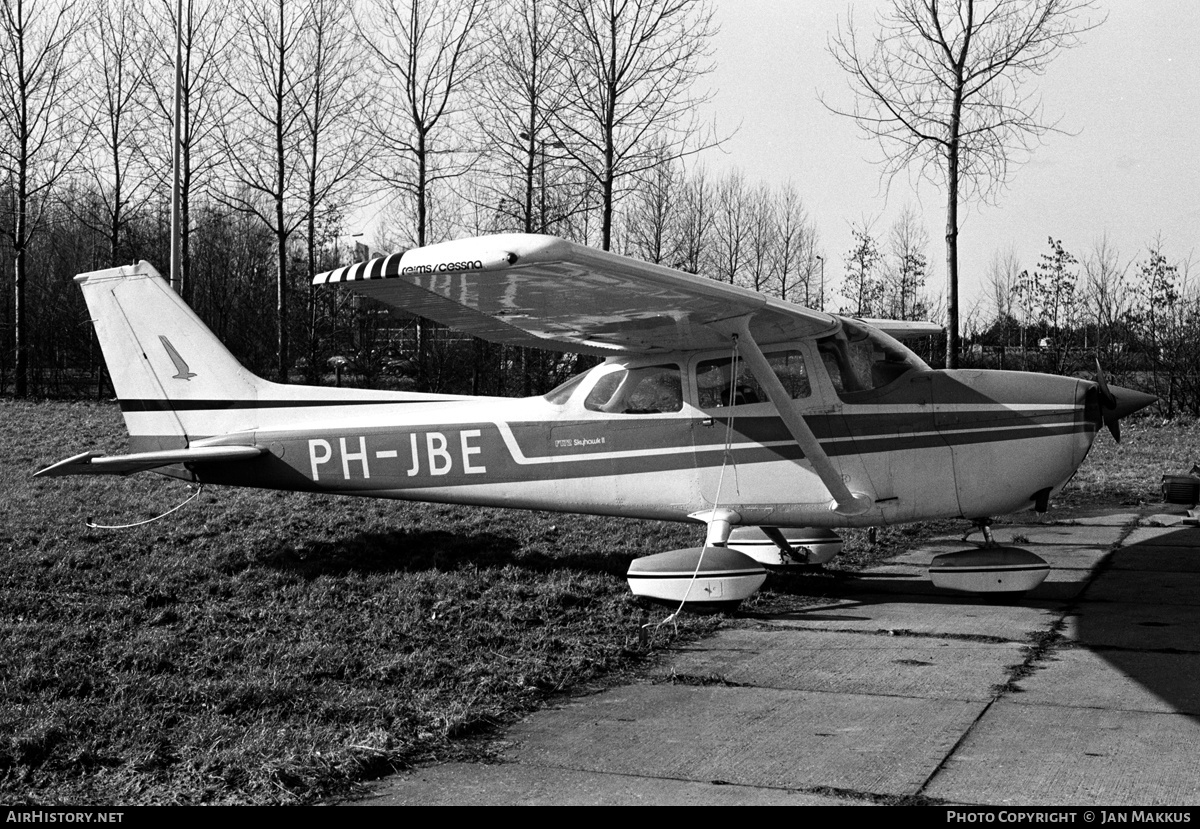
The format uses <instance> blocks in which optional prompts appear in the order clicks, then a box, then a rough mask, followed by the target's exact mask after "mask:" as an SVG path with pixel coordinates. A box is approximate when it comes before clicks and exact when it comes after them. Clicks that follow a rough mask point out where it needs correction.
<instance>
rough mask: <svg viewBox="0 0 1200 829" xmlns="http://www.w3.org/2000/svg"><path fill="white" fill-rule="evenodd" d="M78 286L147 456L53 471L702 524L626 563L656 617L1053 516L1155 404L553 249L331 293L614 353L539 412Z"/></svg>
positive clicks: (989, 574)
mask: <svg viewBox="0 0 1200 829" xmlns="http://www.w3.org/2000/svg"><path fill="white" fill-rule="evenodd" d="M76 281H77V282H78V283H79V285H80V287H81V288H82V289H83V293H84V296H85V297H86V300H87V305H88V308H89V311H90V313H91V316H92V321H93V323H94V325H95V328H96V333H97V335H98V337H99V341H100V345H101V347H102V349H103V352H104V357H105V360H106V362H107V364H108V368H109V372H110V374H111V376H112V381H113V386H114V388H115V390H116V393H117V397H118V398H119V400H120V405H121V410H122V413H123V414H124V418H125V423H126V426H127V428H128V430H129V435H130V440H129V449H130V453H129V454H124V455H113V456H102V455H101V454H100V453H98V452H84V453H83V454H79V455H76V456H74V457H71V458H68V459H66V460H63V461H60V462H59V463H56V464H54V465H52V466H50V467H47V468H46V469H43V470H41V471H40V472H38V473H36V474H37V475H40V476H54V475H67V474H118V475H127V474H131V473H134V472H142V471H147V470H153V471H156V472H160V473H163V474H167V475H172V476H175V477H179V478H184V479H186V480H190V481H195V482H201V483H205V484H209V483H211V484H228V485H235V486H251V487H266V488H273V489H282V490H306V491H316V492H330V493H341V494H348V495H360V496H372V497H380V498H399V499H407V500H418V501H435V502H443V503H456V504H474V505H484V506H499V507H520V508H529V509H545V510H558V511H563V512H577V513H590V514H597V515H608V516H623V517H634V518H655V519H667V520H675V521H688V520H691V521H697V522H700V523H703V524H704V525H706V527H707V533H706V539H705V543H704V546H703V547H698V548H696V549H695V550H688V551H675V552H673V553H663V554H659V555H656V556H650V557H648V558H646V559H639V560H637V561H635V562H634V564H633V566H631V568H630V583H631V585H632V586H633V588H634V592H635V593H639V595H645V596H648V597H650V598H655V599H660V600H674V599H681V600H683V599H686V600H687V601H689V602H694V603H697V604H699V603H713V604H720V603H722V602H730V603H732V602H736V601H738V600H740V598H743V597H744V595H748V592H751V591H753V590H754V589H757V587H758V585H759V584H761V583H762V580H763V578H765V571H764V570H763V568H762V566H761V564H760V563H759V560H761V561H765V562H767V563H771V564H778V565H785V564H789V563H805V562H812V561H822V560H824V559H825V558H826V557H827V555H826V553H825V552H821V553H818V552H817V550H818V548H820V550H822V551H828V550H830V549H833V548H835V546H836V545H831V544H830V542H831V540H834V541H835V540H836V536H834V535H832V534H831V533H829V532H828V530H830V529H832V528H838V527H868V526H881V525H890V524H897V523H902V522H909V521H918V520H923V519H932V518H944V517H962V518H967V519H971V520H974V521H976V522H977V523H978V524H979V525H980V526H981V527H984V528H985V529H986V524H987V521H988V520H989V519H990V518H991V517H992V516H996V515H1001V514H1006V513H1010V512H1014V511H1017V510H1022V509H1026V508H1031V507H1032V508H1034V509H1038V510H1045V509H1046V506H1047V504H1048V502H1049V499H1050V498H1051V496H1053V495H1054V494H1055V493H1056V492H1057V491H1058V490H1059V489H1060V488H1061V487H1062V486H1063V485H1064V484H1065V483H1066V482H1067V480H1068V479H1070V477H1071V476H1072V475H1073V474H1074V472H1075V470H1076V469H1077V468H1078V467H1079V465H1080V464H1081V463H1082V462H1083V460H1084V457H1085V456H1086V454H1087V452H1088V449H1089V448H1090V447H1091V444H1092V441H1093V440H1094V439H1095V437H1096V433H1097V430H1098V428H1099V426H1100V425H1101V424H1107V425H1108V426H1109V427H1110V429H1112V431H1113V433H1114V435H1115V436H1117V437H1118V439H1119V432H1118V426H1117V421H1118V420H1119V419H1120V418H1121V417H1123V416H1124V415H1126V414H1129V413H1130V412H1133V411H1136V410H1137V409H1140V408H1142V407H1143V406H1145V405H1148V404H1149V403H1150V402H1152V401H1153V399H1154V398H1153V397H1151V396H1150V395H1145V394H1141V393H1140V392H1135V391H1131V390H1128V389H1121V388H1116V387H1113V388H1109V387H1108V386H1107V384H1106V383H1105V380H1104V376H1103V372H1100V374H1099V375H1098V377H1097V381H1095V382H1093V381H1088V380H1081V379H1076V378H1072V377H1056V376H1048V375H1041V374H1028V373H1020V372H1006V371H977V370H959V371H938V370H933V369H931V368H929V366H928V365H926V364H925V363H924V362H923V361H922V360H921V359H920V358H919V357H917V356H916V355H915V354H914V353H913V352H912V351H910V350H909V349H908V348H907V347H906V346H904V345H903V344H902V343H901V342H900V340H899V339H897V337H900V338H903V337H905V336H908V335H914V334H915V335H919V334H928V333H931V332H934V331H939V330H940V329H939V328H938V327H936V326H933V325H932V324H929V323H898V322H888V321H881V320H873V321H864V320H858V319H849V318H846V317H841V316H837V315H833V314H828V313H823V312H820V311H815V310H810V309H808V308H804V307H800V306H797V305H793V304H791V303H788V302H784V301H781V300H778V299H774V298H771V297H767V296H764V295H762V294H759V293H755V292H753V291H750V290H746V289H742V288H738V287H735V286H732V285H728V284H723V283H719V282H714V281H712V280H709V279H704V278H701V277H698V276H693V275H690V274H686V273H682V272H680V271H676V270H673V269H670V268H666V267H661V266H658V265H652V264H648V263H645V262H641V261H637V260H634V259H630V258H627V257H624V256H618V255H615V254H612V253H607V252H603V251H599V250H595V249H592V248H589V247H585V246H583V245H579V244H575V243H572V242H569V241H565V240H562V239H557V238H553V237H549V236H539V235H527V234H526V235H520V234H510V235H496V236H486V237H479V238H472V239H463V240H459V241H454V242H446V243H443V244H436V245H431V246H428V247H424V248H416V249H413V250H409V251H407V252H405V253H403V254H395V255H392V256H388V257H386V258H379V259H375V260H372V261H370V262H365V263H359V264H355V265H351V266H349V267H345V268H340V269H338V270H334V271H331V272H329V273H324V274H321V275H319V276H318V277H317V278H316V280H315V282H316V283H318V284H328V285H342V286H345V287H347V288H350V289H351V290H353V291H355V292H357V293H359V294H361V295H363V296H367V297H371V298H372V299H376V300H379V301H380V302H383V303H386V304H388V305H392V306H395V307H397V308H401V309H404V310H405V311H408V312H411V313H414V314H419V315H421V316H424V317H427V318H429V319H432V320H435V321H437V322H440V323H443V324H445V325H448V326H450V327H452V328H456V329H459V330H462V331H465V332H468V333H470V334H473V335H475V336H478V337H481V338H483V339H486V340H490V341H493V342H498V343H507V344H513V345H522V346H536V347H540V348H544V349H550V350H556V351H560V352H567V353H582V354H589V355H598V356H602V357H604V358H606V359H605V360H604V362H602V363H600V364H599V365H597V366H595V367H594V368H592V369H590V370H588V371H586V372H585V373H583V374H580V375H578V376H576V377H574V378H572V379H571V380H569V381H567V382H566V383H564V384H563V385H561V386H559V387H558V388H556V389H554V390H553V391H551V392H550V393H549V394H546V395H544V396H540V397H530V398H523V399H513V398H495V397H468V396H457V395H444V394H421V393H407V392H389V391H365V390H359V389H344V388H329V387H313V386H293V385H281V384H276V383H271V382H268V381H266V380H263V379H261V378H259V377H256V376H254V375H253V374H251V373H250V372H249V371H247V370H246V369H245V368H243V367H242V366H241V365H240V364H239V363H238V362H237V360H236V359H235V358H234V357H233V356H232V355H231V354H230V353H229V351H227V350H226V349H225V348H224V347H223V346H222V345H221V343H220V342H219V341H218V340H217V339H216V337H215V336H214V335H213V334H212V332H210V331H209V330H208V328H207V327H205V325H204V324H203V323H202V322H201V321H200V319H199V318H198V317H197V316H196V315H195V314H194V313H193V312H192V310H191V309H190V308H189V307H188V306H187V305H186V304H185V303H184V302H183V301H182V300H181V299H180V298H179V297H178V296H177V295H176V294H175V293H174V292H173V291H171V290H170V288H169V286H168V285H167V283H166V282H165V281H164V280H163V279H162V278H161V277H160V276H159V275H158V273H157V272H156V271H155V270H154V268H153V267H151V266H150V265H149V264H148V263H146V262H140V263H138V264H136V265H133V266H129V267H122V268H114V269H110V270H102V271H96V272H93V273H85V274H80V275H79V276H77V277H76ZM754 528H762V529H761V530H757V529H754ZM800 528H805V529H800ZM806 533H807V535H806ZM751 536H754V537H753V538H751ZM739 541H740V542H741V547H740V549H744V550H746V552H749V553H751V555H753V556H754V557H748V556H746V555H743V554H741V553H738V552H736V550H737V549H739ZM809 542H811V543H809ZM756 546H757V547H758V548H759V552H758V553H757V554H754V551H753V550H752V549H751V548H754V547H756ZM764 546H765V547H768V548H770V549H769V550H768V551H767V552H765V553H764V552H762V550H761V548H762V547H764ZM1018 554H1021V555H1018ZM951 556H952V558H949V559H947V560H946V561H942V562H941V563H940V565H939V566H938V567H934V568H931V573H933V574H935V582H937V581H938V579H937V577H936V576H937V575H938V574H939V573H940V576H941V581H940V582H939V583H941V584H944V585H945V586H948V587H950V588H952V589H971V590H1022V589H1028V587H1030V586H1034V585H1036V583H1040V581H1041V578H1043V577H1044V576H1045V570H1046V568H1047V565H1046V563H1045V562H1044V561H1042V560H1041V559H1040V558H1038V557H1037V556H1033V555H1032V554H1031V553H1026V552H1024V551H1018V550H1014V549H1013V548H996V547H995V546H994V545H992V546H991V548H988V547H986V546H985V547H984V548H982V549H977V550H973V551H966V552H964V553H961V554H951ZM953 556H957V558H953ZM1030 557H1031V558H1032V559H1034V560H1036V561H1031V559H1030ZM946 558H947V557H945V556H942V557H939V559H946ZM936 563H937V562H935V564H936ZM1030 574H1032V575H1030Z"/></svg>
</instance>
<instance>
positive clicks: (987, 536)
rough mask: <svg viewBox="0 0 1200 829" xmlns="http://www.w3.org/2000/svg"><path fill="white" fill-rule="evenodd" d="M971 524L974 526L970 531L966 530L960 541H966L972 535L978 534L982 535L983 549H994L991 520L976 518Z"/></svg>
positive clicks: (994, 541)
mask: <svg viewBox="0 0 1200 829" xmlns="http://www.w3.org/2000/svg"><path fill="white" fill-rule="evenodd" d="M972 523H973V524H974V525H975V526H974V527H972V528H971V529H969V530H967V533H966V535H964V536H963V537H962V540H963V541H966V540H967V539H968V538H970V537H971V536H972V535H974V534H975V533H977V532H979V533H983V546H984V547H995V546H996V540H995V539H994V538H992V519H990V518H976V519H974V521H972Z"/></svg>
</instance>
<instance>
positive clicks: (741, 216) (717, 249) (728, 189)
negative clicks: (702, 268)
mask: <svg viewBox="0 0 1200 829" xmlns="http://www.w3.org/2000/svg"><path fill="white" fill-rule="evenodd" d="M749 212H750V206H749V198H748V195H747V193H746V178H745V176H744V175H742V172H741V170H732V171H730V172H729V173H728V174H727V175H726V176H725V178H723V179H721V180H720V181H719V182H717V188H716V199H715V206H714V210H713V232H712V271H711V273H709V274H707V275H708V276H711V277H712V278H713V279H716V280H718V281H720V282H728V283H729V284H730V285H734V284H737V281H738V278H739V277H740V276H741V273H742V268H743V266H744V265H745V257H746V252H745V247H746V244H745V243H746V234H745V226H746V217H747V215H748V214H749Z"/></svg>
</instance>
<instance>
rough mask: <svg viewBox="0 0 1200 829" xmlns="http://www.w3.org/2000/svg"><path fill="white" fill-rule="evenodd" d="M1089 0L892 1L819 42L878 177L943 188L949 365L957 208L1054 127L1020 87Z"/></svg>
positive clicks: (1080, 27)
mask: <svg viewBox="0 0 1200 829" xmlns="http://www.w3.org/2000/svg"><path fill="white" fill-rule="evenodd" d="M1092 5H1093V3H1092V0H948V1H947V2H939V0H893V2H892V4H891V7H890V9H889V10H888V11H887V12H886V13H884V14H882V15H881V16H880V18H879V20H878V25H879V33H878V34H877V35H876V36H875V37H874V38H873V39H872V40H870V41H869V43H860V41H859V32H858V30H857V29H856V27H855V25H854V21H853V19H851V20H849V21H848V22H847V24H846V26H845V27H844V28H841V27H839V30H838V32H837V34H836V35H835V36H834V37H833V38H832V39H831V42H830V47H829V48H830V52H831V53H832V54H833V57H834V58H835V59H836V60H837V62H838V64H839V65H840V66H841V67H842V69H844V70H845V71H846V72H847V73H848V74H849V76H850V84H851V87H852V89H853V90H854V91H855V93H856V95H857V97H856V104H855V106H854V107H853V108H851V109H848V110H844V109H839V108H837V107H832V106H831V107H830V109H832V110H833V111H834V112H837V113H839V114H842V115H847V116H849V117H851V118H853V119H854V120H855V121H856V122H857V124H858V125H859V127H860V128H861V129H862V130H863V131H864V132H866V133H867V134H868V135H870V136H872V137H874V138H875V139H877V140H878V142H879V144H880V147H881V149H882V151H883V155H884V172H885V175H886V176H888V177H889V178H890V177H891V176H894V175H895V174H896V173H898V172H899V171H901V170H904V169H909V170H915V172H916V174H917V175H919V176H921V177H924V178H926V179H928V180H930V181H932V182H933V183H934V184H936V185H938V186H941V187H943V188H945V192H946V280H947V288H946V311H947V315H948V317H949V319H948V320H947V339H946V365H947V366H948V367H950V368H953V367H956V366H957V365H958V350H959V322H958V228H959V219H958V208H959V204H960V202H962V201H964V200H966V199H970V198H973V197H982V198H988V197H990V196H991V195H993V194H994V193H995V192H996V190H997V189H998V188H999V187H1002V186H1003V185H1004V184H1005V183H1006V182H1007V180H1008V177H1009V171H1010V168H1011V167H1012V166H1013V165H1015V164H1017V163H1019V162H1020V161H1022V160H1023V159H1024V157H1025V156H1026V155H1027V154H1028V153H1029V152H1030V151H1031V150H1032V148H1033V146H1034V145H1035V144H1036V143H1037V141H1038V140H1039V139H1040V137H1041V136H1043V135H1045V134H1046V133H1047V132H1048V131H1050V130H1052V129H1054V124H1053V123H1052V122H1048V121H1047V120H1046V118H1045V116H1044V115H1043V112H1042V107H1041V103H1040V100H1039V99H1038V98H1037V96H1036V95H1035V94H1034V93H1031V92H1029V91H1028V89H1027V85H1028V83H1029V81H1030V80H1031V79H1032V78H1034V77H1036V76H1039V75H1041V74H1042V73H1043V72H1045V70H1046V68H1047V66H1048V65H1049V63H1050V60H1051V59H1052V58H1053V57H1054V55H1055V54H1056V53H1057V52H1058V51H1059V50H1060V49H1063V48H1068V47H1071V46H1074V45H1076V44H1077V43H1078V42H1079V35H1080V34H1081V33H1082V32H1084V31H1087V30H1088V29H1091V28H1093V27H1094V26H1096V25H1099V24H1098V23H1093V22H1090V21H1089V20H1087V19H1084V18H1083V17H1082V13H1083V12H1086V11H1088V10H1089V9H1090V8H1091V7H1092Z"/></svg>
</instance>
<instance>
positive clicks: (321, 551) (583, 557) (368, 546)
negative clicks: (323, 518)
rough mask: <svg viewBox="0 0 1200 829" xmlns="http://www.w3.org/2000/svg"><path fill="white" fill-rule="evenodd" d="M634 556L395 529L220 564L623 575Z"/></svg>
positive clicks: (310, 571) (308, 574)
mask: <svg viewBox="0 0 1200 829" xmlns="http://www.w3.org/2000/svg"><path fill="white" fill-rule="evenodd" d="M630 558H631V556H629V555H621V554H617V553H613V552H611V551H610V552H603V551H597V552H587V551H574V552H572V553H571V554H570V555H564V554H556V555H550V554H547V553H543V552H540V551H537V550H528V549H523V546H522V544H521V542H520V541H518V540H517V539H515V538H512V537H509V536H505V535H498V534H495V533H486V532H485V533H472V534H463V533H453V532H449V531H446V530H396V531H392V532H368V533H360V534H358V535H354V536H350V537H347V538H343V539H338V540H334V541H323V542H316V541H309V542H304V543H302V544H300V545H296V544H293V543H288V542H283V541H279V542H273V543H271V544H269V545H265V546H263V547H262V548H260V549H258V550H255V551H252V553H251V555H250V556H249V557H247V556H246V555H244V554H235V555H232V556H230V557H229V558H228V561H226V562H224V563H222V564H221V565H219V566H221V567H222V568H223V569H226V570H231V571H236V570H240V569H246V568H248V567H252V566H259V567H268V568H272V569H277V570H282V571H289V572H294V573H298V574H300V575H302V576H304V577H305V578H316V577H318V576H343V575H346V574H349V573H412V572H422V571H427V570H443V571H452V570H458V569H460V568H464V567H468V568H472V569H486V568H494V567H504V566H506V565H515V566H518V567H522V568H526V569H530V570H535V571H542V572H545V571H550V570H564V569H565V570H574V571H579V572H585V573H596V574H605V575H614V576H618V577H622V578H623V577H624V574H625V570H626V569H627V568H628V566H629V560H630Z"/></svg>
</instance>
